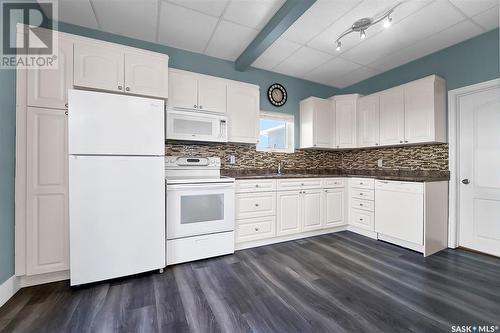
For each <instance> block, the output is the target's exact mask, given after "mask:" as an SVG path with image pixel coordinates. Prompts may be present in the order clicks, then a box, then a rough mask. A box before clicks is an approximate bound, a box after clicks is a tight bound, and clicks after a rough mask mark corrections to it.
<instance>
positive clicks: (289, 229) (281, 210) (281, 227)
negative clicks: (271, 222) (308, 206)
mask: <svg viewBox="0 0 500 333" xmlns="http://www.w3.org/2000/svg"><path fill="white" fill-rule="evenodd" d="M276 198H277V208H278V209H277V213H276V215H277V226H278V228H277V230H276V234H277V235H278V236H284V235H290V234H296V233H298V232H300V231H301V226H300V222H301V215H302V207H301V194H300V191H283V192H278V194H277V197H276Z"/></svg>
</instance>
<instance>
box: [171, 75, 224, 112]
mask: <svg viewBox="0 0 500 333" xmlns="http://www.w3.org/2000/svg"><path fill="white" fill-rule="evenodd" d="M227 84H228V80H225V79H221V78H217V77H213V76H208V75H202V74H198V73H192V72H188V71H182V70H170V84H169V89H170V93H169V100H168V105H169V106H170V107H174V108H182V109H194V110H201V111H210V112H221V113H224V112H226V109H227V107H226V102H227V101H226V96H227Z"/></svg>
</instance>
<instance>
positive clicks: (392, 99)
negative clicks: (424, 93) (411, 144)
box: [380, 86, 405, 145]
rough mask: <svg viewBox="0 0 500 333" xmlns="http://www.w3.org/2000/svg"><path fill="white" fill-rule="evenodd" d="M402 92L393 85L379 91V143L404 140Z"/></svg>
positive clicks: (398, 142) (386, 143)
mask: <svg viewBox="0 0 500 333" xmlns="http://www.w3.org/2000/svg"><path fill="white" fill-rule="evenodd" d="M404 124H405V119H404V92H403V87H401V86H400V87H395V88H392V89H388V90H385V91H382V92H381V93H380V145H395V144H400V143H403V142H404Z"/></svg>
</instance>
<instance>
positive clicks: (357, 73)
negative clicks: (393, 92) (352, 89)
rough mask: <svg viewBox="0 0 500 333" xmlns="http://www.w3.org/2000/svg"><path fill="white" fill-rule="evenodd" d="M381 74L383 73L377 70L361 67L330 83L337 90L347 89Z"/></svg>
mask: <svg viewBox="0 0 500 333" xmlns="http://www.w3.org/2000/svg"><path fill="white" fill-rule="evenodd" d="M380 73H381V71H378V70H375V69H372V68H368V67H360V68H358V69H355V70H354V71H352V72H350V73H349V74H347V75H344V76H342V77H337V78H334V79H333V80H332V81H331V82H330V85H332V86H334V87H336V88H345V87H349V86H350V85H353V84H355V83H358V82H361V81H363V80H366V79H368V78H370V77H372V76H375V75H377V74H380Z"/></svg>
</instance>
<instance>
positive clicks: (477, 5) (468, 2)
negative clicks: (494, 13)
mask: <svg viewBox="0 0 500 333" xmlns="http://www.w3.org/2000/svg"><path fill="white" fill-rule="evenodd" d="M450 1H451V2H452V3H453V4H454V5H455V6H457V7H458V8H459V9H460V10H461V11H462V12H464V14H465V15H467V16H469V17H470V16H474V15H476V14H479V13H482V12H484V11H485V10H487V9H490V8H492V7H495V6H498V0H450Z"/></svg>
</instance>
